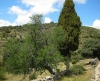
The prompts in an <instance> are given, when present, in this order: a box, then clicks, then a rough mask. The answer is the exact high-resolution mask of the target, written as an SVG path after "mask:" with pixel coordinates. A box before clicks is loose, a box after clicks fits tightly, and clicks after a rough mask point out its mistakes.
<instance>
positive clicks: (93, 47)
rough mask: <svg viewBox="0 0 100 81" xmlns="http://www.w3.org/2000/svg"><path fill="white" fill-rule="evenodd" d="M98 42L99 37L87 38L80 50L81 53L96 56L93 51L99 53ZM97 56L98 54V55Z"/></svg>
mask: <svg viewBox="0 0 100 81" xmlns="http://www.w3.org/2000/svg"><path fill="white" fill-rule="evenodd" d="M98 50H100V42H99V39H92V40H88V41H87V42H85V43H84V45H83V49H82V50H81V54H82V56H84V57H93V56H96V55H95V53H96V52H97V53H98V54H99V53H100V52H99V51H98ZM98 56H99V55H98Z"/></svg>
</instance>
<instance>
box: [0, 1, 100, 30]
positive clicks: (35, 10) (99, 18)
mask: <svg viewBox="0 0 100 81" xmlns="http://www.w3.org/2000/svg"><path fill="white" fill-rule="evenodd" d="M64 1H65V0H0V27H2V26H9V25H12V26H15V25H23V24H26V23H29V22H30V18H29V17H30V16H32V15H33V14H43V22H44V23H50V22H51V21H53V22H55V23H57V22H58V18H59V15H60V12H61V10H62V7H63V3H64ZM73 1H74V3H75V10H76V12H77V14H78V16H79V17H80V19H81V22H82V25H83V26H90V27H94V28H97V29H100V0H73Z"/></svg>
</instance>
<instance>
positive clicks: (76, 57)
mask: <svg viewBox="0 0 100 81" xmlns="http://www.w3.org/2000/svg"><path fill="white" fill-rule="evenodd" d="M71 54H72V56H71V62H72V64H76V63H77V62H78V61H79V60H82V59H83V57H82V56H81V54H79V53H78V52H72V53H71Z"/></svg>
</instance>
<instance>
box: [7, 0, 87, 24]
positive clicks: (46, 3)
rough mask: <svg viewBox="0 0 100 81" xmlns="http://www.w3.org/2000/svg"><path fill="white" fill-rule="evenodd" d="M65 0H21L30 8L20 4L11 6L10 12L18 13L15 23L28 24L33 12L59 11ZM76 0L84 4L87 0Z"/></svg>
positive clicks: (46, 19)
mask: <svg viewBox="0 0 100 81" xmlns="http://www.w3.org/2000/svg"><path fill="white" fill-rule="evenodd" d="M64 1H65V0H41V1H40V0H21V2H22V4H24V5H26V6H28V7H29V9H28V10H24V9H21V8H20V7H19V6H12V7H11V8H9V11H8V13H9V14H15V15H17V19H15V21H14V23H16V24H17V25H22V24H26V23H28V22H29V21H30V19H29V16H31V15H33V14H43V15H47V14H49V13H52V12H58V11H59V8H61V7H62V5H63V3H64ZM74 2H77V3H81V4H84V3H85V2H86V0H74ZM49 21H51V20H50V18H45V21H44V22H49Z"/></svg>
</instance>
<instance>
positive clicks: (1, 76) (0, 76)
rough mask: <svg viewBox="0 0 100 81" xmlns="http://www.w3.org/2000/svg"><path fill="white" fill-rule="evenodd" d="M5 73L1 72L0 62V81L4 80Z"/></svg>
mask: <svg viewBox="0 0 100 81" xmlns="http://www.w3.org/2000/svg"><path fill="white" fill-rule="evenodd" d="M5 79H6V78H5V72H4V70H3V65H2V62H1V61H0V81H1V80H5Z"/></svg>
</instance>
